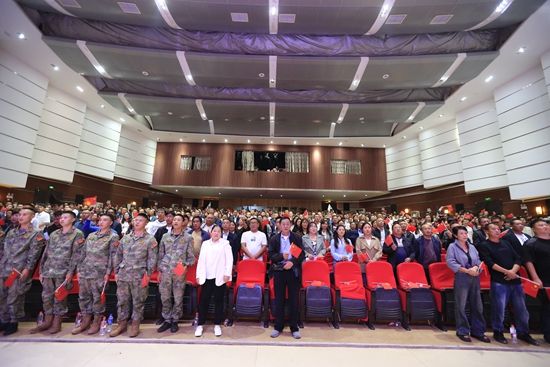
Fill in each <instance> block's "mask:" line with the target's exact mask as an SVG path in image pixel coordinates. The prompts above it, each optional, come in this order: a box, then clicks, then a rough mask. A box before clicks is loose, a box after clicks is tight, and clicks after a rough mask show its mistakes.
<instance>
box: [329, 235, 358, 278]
mask: <svg viewBox="0 0 550 367" xmlns="http://www.w3.org/2000/svg"><path fill="white" fill-rule="evenodd" d="M330 253H331V254H332V258H333V259H334V262H333V271H334V268H335V267H336V264H337V263H339V262H340V261H351V260H352V259H353V244H352V243H351V240H350V239H349V238H348V237H347V236H346V227H345V226H344V225H343V224H339V225H338V226H337V227H336V236H335V237H334V239H333V240H332V241H330Z"/></svg>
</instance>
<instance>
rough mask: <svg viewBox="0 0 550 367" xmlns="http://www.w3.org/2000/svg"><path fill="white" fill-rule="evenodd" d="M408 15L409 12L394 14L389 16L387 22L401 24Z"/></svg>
mask: <svg viewBox="0 0 550 367" xmlns="http://www.w3.org/2000/svg"><path fill="white" fill-rule="evenodd" d="M406 17H407V14H392V15H390V16H388V19H387V20H386V24H401V23H403V21H404V20H405V18H406Z"/></svg>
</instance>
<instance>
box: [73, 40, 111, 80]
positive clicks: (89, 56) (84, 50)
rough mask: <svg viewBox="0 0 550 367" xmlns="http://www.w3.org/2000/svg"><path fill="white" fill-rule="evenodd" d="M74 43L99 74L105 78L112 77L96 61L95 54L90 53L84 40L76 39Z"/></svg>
mask: <svg viewBox="0 0 550 367" xmlns="http://www.w3.org/2000/svg"><path fill="white" fill-rule="evenodd" d="M76 45H77V46H78V48H79V49H80V51H82V53H83V54H84V56H86V58H87V59H88V61H90V63H91V64H92V65H93V66H94V68H95V69H96V70H97V71H98V72H99V73H100V74H101V75H103V76H104V77H105V78H107V79H114V78H113V77H112V76H110V75H109V74H108V73H107V72H106V71H105V69H104V68H103V66H101V64H100V63H99V61H97V59H96V58H95V56H94V55H93V54H92V52H91V51H90V50H89V49H88V47H87V46H86V41H81V40H78V41H76Z"/></svg>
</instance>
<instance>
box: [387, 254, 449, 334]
mask: <svg viewBox="0 0 550 367" xmlns="http://www.w3.org/2000/svg"><path fill="white" fill-rule="evenodd" d="M396 270H397V279H398V281H399V282H398V284H399V285H398V291H399V296H400V298H401V305H402V306H403V311H405V317H404V319H405V322H404V323H408V319H409V318H410V319H411V320H432V321H434V322H435V323H436V324H438V325H437V327H438V328H440V329H442V330H444V331H446V330H445V329H444V328H443V327H442V326H441V325H440V324H439V323H438V321H439V317H438V315H437V310H436V307H435V302H434V296H433V294H432V292H431V291H430V290H429V288H430V286H429V285H428V280H427V279H426V273H425V271H424V267H423V266H422V265H420V264H419V263H411V262H409V263H401V264H399V265H397V269H396Z"/></svg>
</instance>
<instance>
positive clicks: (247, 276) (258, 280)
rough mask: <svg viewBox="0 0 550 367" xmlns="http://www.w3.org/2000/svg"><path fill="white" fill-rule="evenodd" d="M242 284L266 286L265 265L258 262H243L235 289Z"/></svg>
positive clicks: (248, 260)
mask: <svg viewBox="0 0 550 367" xmlns="http://www.w3.org/2000/svg"><path fill="white" fill-rule="evenodd" d="M241 284H257V285H259V286H260V287H262V288H263V287H264V284H265V263H264V262H263V261H258V260H251V259H247V260H241V262H240V264H239V271H238V272H237V281H236V282H235V287H236V288H238V287H239V286H240V285H241Z"/></svg>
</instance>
